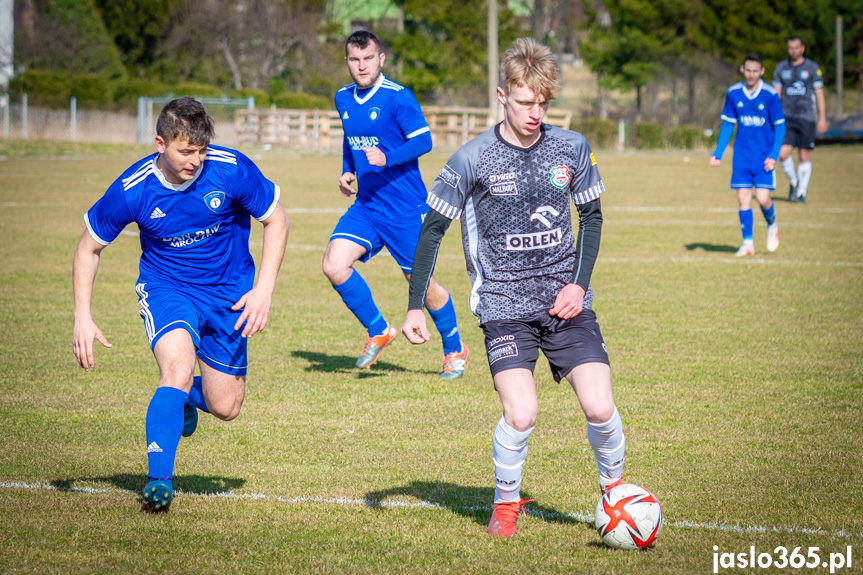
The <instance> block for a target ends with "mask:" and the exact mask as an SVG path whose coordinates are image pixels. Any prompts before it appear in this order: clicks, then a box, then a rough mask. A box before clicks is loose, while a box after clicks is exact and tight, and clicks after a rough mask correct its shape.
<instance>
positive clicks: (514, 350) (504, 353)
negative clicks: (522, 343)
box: [488, 341, 518, 365]
mask: <svg viewBox="0 0 863 575" xmlns="http://www.w3.org/2000/svg"><path fill="white" fill-rule="evenodd" d="M507 357H518V346H517V345H516V344H515V342H514V341H509V342H505V343H502V344H500V345H494V346H492V347H491V348H489V350H488V364H489V365H492V364H493V363H494V362H496V361H498V360H501V359H505V358H507Z"/></svg>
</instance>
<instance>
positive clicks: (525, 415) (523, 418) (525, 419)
mask: <svg viewBox="0 0 863 575" xmlns="http://www.w3.org/2000/svg"><path fill="white" fill-rule="evenodd" d="M507 415H508V416H507V417H506V420H507V425H509V426H510V427H512V428H513V429H515V430H516V431H527V430H528V429H532V428H533V427H534V426H535V425H536V411H532V410H529V409H519V410H516V411H514V412H513V413H510V414H507Z"/></svg>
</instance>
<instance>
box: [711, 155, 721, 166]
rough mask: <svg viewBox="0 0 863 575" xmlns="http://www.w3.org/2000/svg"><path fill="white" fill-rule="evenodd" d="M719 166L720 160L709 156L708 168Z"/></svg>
mask: <svg viewBox="0 0 863 575" xmlns="http://www.w3.org/2000/svg"><path fill="white" fill-rule="evenodd" d="M721 165H722V160H720V159H719V158H717V157H716V156H710V167H711V168H718V167H719V166H721Z"/></svg>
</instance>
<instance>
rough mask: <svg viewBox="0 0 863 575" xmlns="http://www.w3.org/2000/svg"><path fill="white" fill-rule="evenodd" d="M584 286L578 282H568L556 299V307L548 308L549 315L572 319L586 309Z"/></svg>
mask: <svg viewBox="0 0 863 575" xmlns="http://www.w3.org/2000/svg"><path fill="white" fill-rule="evenodd" d="M584 293H585V292H584V288H583V287H581V286H580V285H578V284H566V285H565V286H563V289H562V290H560V292H559V293H558V294H557V297H556V298H555V299H554V307H553V308H551V309H550V310H548V315H554V316H557V317H559V318H560V319H571V318H574V317H575V316H577V315H578V314H580V313H581V310H582V309H584Z"/></svg>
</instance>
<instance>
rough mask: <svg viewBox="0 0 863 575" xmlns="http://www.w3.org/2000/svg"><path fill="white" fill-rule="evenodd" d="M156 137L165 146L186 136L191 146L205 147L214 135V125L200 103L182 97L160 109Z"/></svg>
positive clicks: (187, 97)
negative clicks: (160, 138)
mask: <svg viewBox="0 0 863 575" xmlns="http://www.w3.org/2000/svg"><path fill="white" fill-rule="evenodd" d="M156 135H157V136H161V137H162V139H163V140H165V144H166V145H167V144H168V143H170V142H171V141H172V140H174V139H176V138H178V137H180V136H186V138H188V140H189V143H190V144H192V145H193V146H202V145H203V146H207V145H209V143H210V141H211V140H212V139H213V138H214V137H215V135H216V125H215V123H214V122H213V118H211V117H210V115H209V114H208V113H207V110H206V109H204V105H203V104H202V103H200V102H199V101H197V100H196V99H194V98H190V97H189V96H184V97H182V98H177V99H176V100H171V101H170V102H168V103H167V104H165V107H164V108H162V112H161V113H160V114H159V119H158V120H156Z"/></svg>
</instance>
